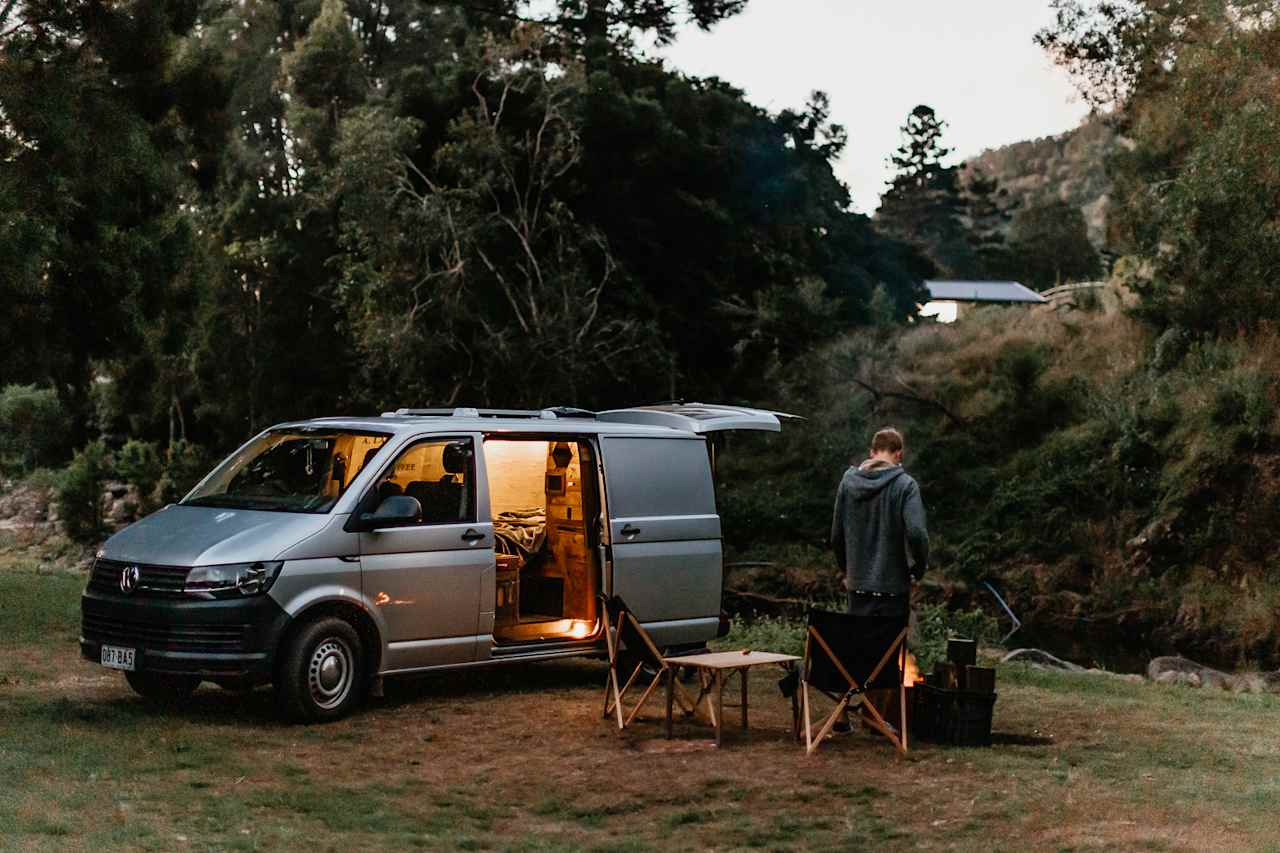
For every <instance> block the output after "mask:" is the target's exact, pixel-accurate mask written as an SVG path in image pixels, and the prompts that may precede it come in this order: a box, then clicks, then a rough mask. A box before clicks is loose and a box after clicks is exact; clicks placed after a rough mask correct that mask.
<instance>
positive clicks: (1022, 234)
mask: <svg viewBox="0 0 1280 853" xmlns="http://www.w3.org/2000/svg"><path fill="white" fill-rule="evenodd" d="M1009 248H1010V254H1011V258H1010V264H1011V270H1012V272H1013V274H1014V275H1015V276H1016V277H1018V278H1019V280H1021V281H1022V282H1023V283H1024V284H1026V285H1028V286H1029V287H1031V288H1033V289H1035V290H1047V289H1048V288H1050V287H1053V286H1054V285H1056V284H1062V283H1064V282H1068V281H1087V280H1089V279H1093V278H1097V277H1098V276H1099V275H1101V274H1102V262H1101V260H1100V259H1099V258H1098V252H1097V250H1096V249H1094V248H1093V244H1092V243H1090V242H1089V234H1088V226H1087V225H1086V224H1085V221H1084V214H1082V213H1081V212H1080V210H1079V208H1076V207H1072V206H1071V205H1069V204H1067V203H1066V202H1065V201H1051V202H1046V203H1043V204H1038V205H1033V206H1032V207H1028V208H1025V209H1023V210H1020V211H1018V212H1017V213H1016V214H1015V215H1014V217H1013V223H1012V225H1011V226H1010V229H1009Z"/></svg>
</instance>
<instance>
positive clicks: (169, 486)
mask: <svg viewBox="0 0 1280 853" xmlns="http://www.w3.org/2000/svg"><path fill="white" fill-rule="evenodd" d="M212 467H213V460H212V459H211V458H210V456H209V452H208V451H207V450H205V449H204V448H203V447H201V446H200V445H198V444H194V443H192V442H190V441H185V440H181V439H180V440H178V441H175V442H174V443H173V444H172V445H170V447H169V452H168V454H167V455H166V459H165V465H164V473H163V474H162V475H161V476H160V481H159V484H158V486H157V489H156V492H157V494H156V498H157V499H158V500H159V502H160V503H161V504H169V503H173V502H174V501H178V500H181V499H182V497H183V495H185V494H186V493H187V492H189V491H191V487H192V486H194V485H195V484H196V483H198V482H200V480H202V479H203V478H204V475H205V474H208V473H209V469H210V468H212Z"/></svg>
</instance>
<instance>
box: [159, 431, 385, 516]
mask: <svg viewBox="0 0 1280 853" xmlns="http://www.w3.org/2000/svg"><path fill="white" fill-rule="evenodd" d="M389 437H390V436H389V435H387V434H386V433H373V432H353V431H349V430H333V429H282V430H272V431H270V432H268V433H265V434H264V435H262V436H259V437H258V438H257V439H255V440H254V441H252V442H250V443H249V445H248V446H246V447H244V448H243V449H241V450H240V451H239V452H238V453H236V454H235V455H233V456H231V457H230V458H229V459H227V460H226V461H225V462H223V463H222V464H221V465H219V466H218V467H217V469H215V470H214V472H213V474H212V475H211V476H210V477H209V479H208V480H207V481H205V482H204V483H202V484H201V485H200V486H198V487H197V488H196V490H195V491H193V492H192V493H191V494H190V495H188V496H187V498H186V499H185V500H183V501H182V503H183V505H184V506H216V507H227V508H230V509H264V510H275V511H277V512H315V513H321V512H328V511H329V510H331V509H333V505H334V504H336V503H337V502H338V498H340V497H342V495H343V493H344V492H346V490H347V487H348V486H350V485H351V481H352V480H354V479H355V478H356V475H357V474H359V473H360V472H361V471H362V470H364V468H365V466H367V465H369V464H370V463H371V462H372V461H373V460H374V458H375V457H377V455H378V452H379V451H380V450H381V449H382V446H383V445H384V444H386V442H387V439H388V438H389Z"/></svg>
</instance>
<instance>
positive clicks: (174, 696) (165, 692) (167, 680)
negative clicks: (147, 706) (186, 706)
mask: <svg viewBox="0 0 1280 853" xmlns="http://www.w3.org/2000/svg"><path fill="white" fill-rule="evenodd" d="M124 678H125V681H127V682H129V686H130V687H132V688H133V692H134V693H137V694H138V695H139V696H141V697H142V698H143V699H146V700H148V701H149V702H155V703H157V704H161V705H171V704H173V703H175V702H181V701H182V700H183V699H186V698H187V697H189V696H190V695H191V694H192V693H195V692H196V688H197V687H199V686H200V678H199V676H195V675H171V674H169V673H164V672H137V671H134V672H126V673H125V674H124Z"/></svg>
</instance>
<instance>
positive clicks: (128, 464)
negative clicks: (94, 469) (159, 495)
mask: <svg viewBox="0 0 1280 853" xmlns="http://www.w3.org/2000/svg"><path fill="white" fill-rule="evenodd" d="M164 468H165V466H164V460H163V459H161V457H160V451H159V449H158V448H157V447H156V445H155V444H153V443H152V442H149V441H139V440H138V439H136V438H133V439H129V441H127V442H125V445H124V447H122V448H120V450H119V451H118V452H117V453H116V474H118V475H119V476H120V478H121V479H122V480H124V481H125V482H128V483H132V484H133V485H135V486H137V487H138V494H139V495H140V496H141V499H142V506H141V507H139V509H140V510H141V511H142V512H143V513H144V514H145V513H148V512H151V510H153V509H154V508H155V495H156V488H157V487H158V486H159V485H160V478H161V477H162V476H163V475H164Z"/></svg>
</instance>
